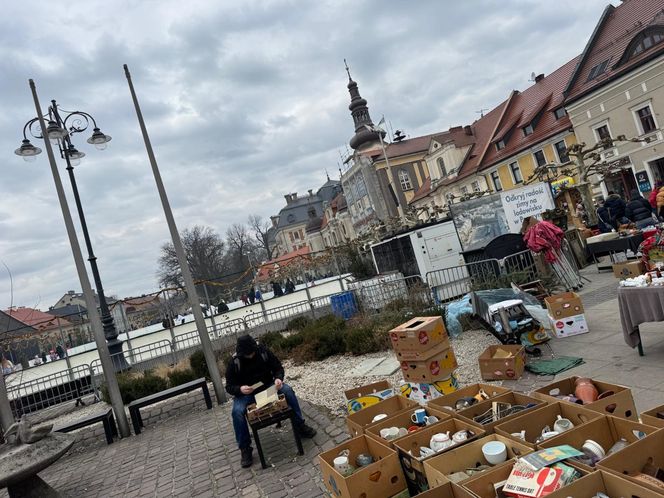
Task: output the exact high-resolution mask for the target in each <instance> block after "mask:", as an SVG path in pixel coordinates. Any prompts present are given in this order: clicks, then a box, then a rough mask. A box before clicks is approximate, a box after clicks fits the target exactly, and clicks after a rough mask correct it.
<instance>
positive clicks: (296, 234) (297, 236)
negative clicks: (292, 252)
mask: <svg viewBox="0 0 664 498" xmlns="http://www.w3.org/2000/svg"><path fill="white" fill-rule="evenodd" d="M294 236H295V240H300V232H295V235H294Z"/></svg>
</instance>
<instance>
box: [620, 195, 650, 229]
mask: <svg viewBox="0 0 664 498" xmlns="http://www.w3.org/2000/svg"><path fill="white" fill-rule="evenodd" d="M631 197H632V199H631V200H630V201H629V202H628V203H627V205H626V206H625V216H627V218H629V219H630V220H631V221H634V222H637V221H641V220H646V219H648V218H651V219H652V207H651V206H650V203H649V202H648V201H647V200H646V199H644V198H643V197H641V193H640V192H639V191H638V190H636V189H634V190H632V194H631Z"/></svg>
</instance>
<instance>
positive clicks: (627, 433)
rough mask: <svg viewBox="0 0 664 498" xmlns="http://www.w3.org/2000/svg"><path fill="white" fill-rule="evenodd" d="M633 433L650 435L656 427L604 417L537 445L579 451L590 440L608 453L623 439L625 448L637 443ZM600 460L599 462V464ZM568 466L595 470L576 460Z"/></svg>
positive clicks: (590, 470)
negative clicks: (563, 447)
mask: <svg viewBox="0 0 664 498" xmlns="http://www.w3.org/2000/svg"><path fill="white" fill-rule="evenodd" d="M634 431H638V432H644V433H645V434H652V433H653V432H655V431H657V428H656V427H650V426H649V425H643V424H640V423H638V422H634V421H632V420H626V419H624V418H618V417H610V416H604V417H601V418H598V419H595V420H591V421H590V422H588V423H586V424H583V425H582V426H579V427H575V428H574V429H570V430H569V431H566V432H563V433H562V434H560V435H559V436H554V437H552V438H551V439H547V440H546V441H542V442H541V443H539V444H538V445H537V447H538V449H539V448H553V447H554V446H560V445H561V444H569V445H570V446H572V447H573V448H576V449H577V450H579V451H581V447H582V446H583V444H584V443H585V442H586V441H587V440H588V439H592V440H593V441H595V442H596V443H597V444H599V445H600V446H601V447H602V448H603V449H604V451H605V452H606V453H608V452H609V448H611V446H613V445H614V444H615V443H617V442H618V441H619V440H620V439H621V438H622V439H625V440H626V441H627V443H628V446H627V448H629V446H630V445H631V444H632V443H635V442H636V441H638V438H637V437H636V435H635V433H634ZM622 451H624V450H620V451H618V452H617V453H616V454H618V453H621V452H622ZM601 462H602V460H600V463H601ZM569 464H570V465H572V466H574V467H576V468H578V469H583V470H586V471H588V472H592V471H593V470H595V469H594V468H593V467H590V466H588V465H585V464H583V463H581V462H579V461H577V460H569Z"/></svg>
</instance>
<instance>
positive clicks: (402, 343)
mask: <svg viewBox="0 0 664 498" xmlns="http://www.w3.org/2000/svg"><path fill="white" fill-rule="evenodd" d="M390 340H391V341H392V349H394V352H395V353H396V355H397V359H398V360H399V361H402V360H421V359H423V358H427V357H428V356H429V355H430V354H431V353H430V350H431V349H432V348H435V347H440V348H441V349H448V348H449V347H450V342H449V339H448V337H447V331H446V330H445V325H444V324H443V318H442V317H440V316H422V317H415V318H413V319H412V320H408V321H407V322H406V323H402V324H401V325H399V326H398V327H395V328H393V329H392V330H390Z"/></svg>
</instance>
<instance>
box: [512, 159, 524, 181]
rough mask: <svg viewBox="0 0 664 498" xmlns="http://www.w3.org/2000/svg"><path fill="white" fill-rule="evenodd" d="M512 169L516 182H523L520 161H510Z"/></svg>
mask: <svg viewBox="0 0 664 498" xmlns="http://www.w3.org/2000/svg"><path fill="white" fill-rule="evenodd" d="M510 171H511V172H512V178H513V179H514V183H523V176H521V168H519V163H517V162H516V161H514V162H513V163H510Z"/></svg>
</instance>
